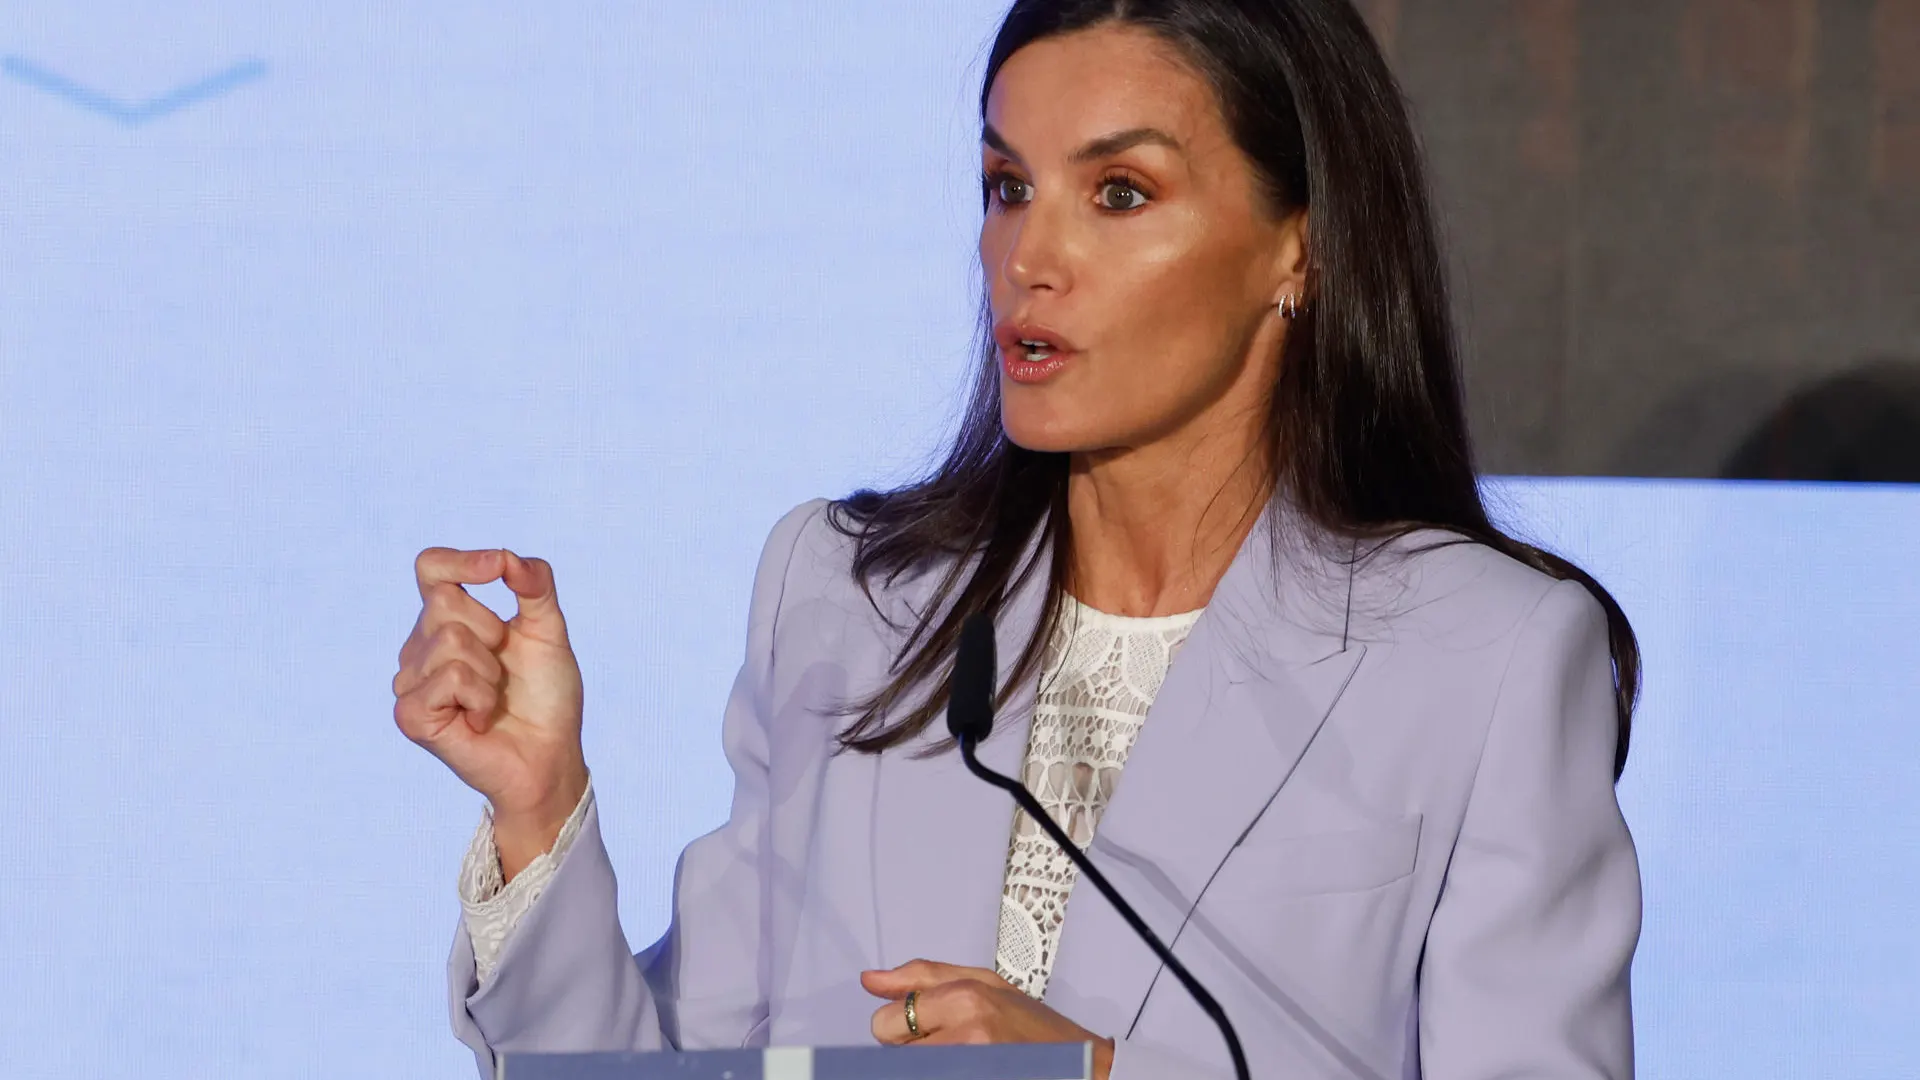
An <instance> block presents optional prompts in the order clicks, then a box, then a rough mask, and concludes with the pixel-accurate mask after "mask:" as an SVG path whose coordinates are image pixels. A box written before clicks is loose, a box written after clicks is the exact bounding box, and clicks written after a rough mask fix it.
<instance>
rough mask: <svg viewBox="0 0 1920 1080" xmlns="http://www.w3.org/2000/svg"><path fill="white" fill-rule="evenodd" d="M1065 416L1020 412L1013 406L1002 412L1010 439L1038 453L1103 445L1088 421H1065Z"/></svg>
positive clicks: (1068, 451) (1059, 452) (1025, 448)
mask: <svg viewBox="0 0 1920 1080" xmlns="http://www.w3.org/2000/svg"><path fill="white" fill-rule="evenodd" d="M1063 419H1064V418H1061V417H1047V418H1044V419H1043V418H1040V417H1033V416H1020V415H1017V414H1015V413H1014V412H1013V411H1011V410H1004V411H1002V413H1001V416H1000V421H1001V426H1002V427H1003V428H1004V429H1005V431H1006V433H1007V439H1008V440H1009V441H1010V442H1012V443H1013V444H1014V445H1015V446H1018V447H1020V448H1021V449H1022V450H1031V451H1033V452H1034V453H1036V454H1070V453H1072V452H1074V451H1076V450H1085V449H1087V448H1088V447H1090V446H1097V445H1100V443H1099V441H1098V440H1097V439H1095V438H1094V437H1093V433H1092V432H1091V431H1089V430H1088V428H1087V425H1085V424H1072V423H1064V422H1062V421H1063Z"/></svg>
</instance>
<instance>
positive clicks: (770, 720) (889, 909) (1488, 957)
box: [449, 500, 1640, 1080]
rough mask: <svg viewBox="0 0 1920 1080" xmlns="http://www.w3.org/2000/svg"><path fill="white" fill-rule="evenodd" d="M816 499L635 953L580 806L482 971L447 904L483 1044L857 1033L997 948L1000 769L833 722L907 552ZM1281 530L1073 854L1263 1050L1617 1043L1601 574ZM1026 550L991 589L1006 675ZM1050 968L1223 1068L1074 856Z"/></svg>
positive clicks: (1030, 599) (1184, 1064)
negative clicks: (534, 893) (1077, 875)
mask: <svg viewBox="0 0 1920 1080" xmlns="http://www.w3.org/2000/svg"><path fill="white" fill-rule="evenodd" d="M824 509H825V503H824V502H823V501H815V502H811V503H807V504H805V505H803V506H800V507H798V508H796V509H795V510H793V511H792V512H790V513H789V514H787V515H786V517H785V518H783V519H782V520H781V521H780V523H779V524H778V525H777V526H776V527H775V528H774V530H773V533H772V536H771V537H770V539H769V540H768V542H767V545H766V548H765V551H764V553H763V554H762V556H761V560H760V565H759V570H758V573H757V574H756V576H755V579H754V587H753V599H752V606H751V609H750V614H749V618H748V630H747V650H746V661H745V664H744V665H743V666H742V668H741V670H740V674H739V677H738V679H737V680H736V682H735V684H734V687H733V691H732V694H731V696H730V697H729V699H728V701H727V705H726V712H725V716H724V719H723V721H722V724H721V741H722V743H723V745H724V748H725V752H726V757H727V760H728V762H729V763H730V764H731V766H732V768H733V772H734V793H733V804H732V813H731V815H730V817H729V818H728V820H727V822H726V823H725V824H724V825H722V826H721V827H720V828H718V829H717V830H715V831H714V832H711V833H709V834H707V835H706V836H703V837H701V838H699V839H697V840H695V841H693V842H692V843H691V844H689V845H688V846H687V848H686V851H685V852H684V854H683V855H682V856H681V858H680V862H679V867H678V872H677V874H676V877H675V882H674V894H673V919H672V924H671V926H670V928H669V929H668V931H667V932H666V934H665V935H664V936H663V937H662V939H661V940H660V941H659V942H657V943H655V944H654V945H653V946H651V947H649V948H648V949H646V950H645V951H643V952H641V953H640V954H639V955H638V956H635V955H634V954H633V953H632V952H631V950H630V948H629V946H628V943H627V939H626V937H625V936H624V935H623V933H622V931H621V928H620V924H619V921H618V918H617V915H616V910H615V898H614V890H615V883H614V871H613V866H612V864H611V862H610V860H609V859H608V856H607V851H606V849H605V847H604V846H603V844H602V842H601V837H600V830H599V824H598V821H597V820H596V818H595V817H593V816H589V817H588V818H587V821H586V824H585V827H584V829H583V830H582V831H581V833H580V836H579V839H578V840H577V841H576V843H575V845H574V847H573V848H572V849H571V850H570V851H569V853H568V854H567V856H566V858H565V859H564V860H563V862H562V864H561V866H560V867H559V869H558V871H557V873H556V875H555V877H554V878H553V880H552V882H551V883H550V884H549V886H548V888H547V890H546V892H545V893H544V895H542V896H541V898H540V899H539V901H538V902H537V903H536V904H535V905H534V907H533V909H532V910H531V911H530V912H529V913H528V914H527V916H526V917H525V919H524V921H523V922H522V923H521V924H520V925H519V927H518V928H517V929H516V931H515V933H514V936H513V937H512V939H511V940H510V941H509V942H508V944H507V947H506V949H505V950H504V952H503V954H502V955H501V958H500V964H499V968H498V970H497V971H496V973H495V974H494V976H493V977H492V978H491V979H490V980H489V981H488V983H487V984H486V985H485V986H484V987H480V988H478V989H477V990H476V988H475V981H474V965H473V954H472V949H471V946H470V944H469V942H468V940H467V936H466V933H465V931H464V930H461V931H460V932H458V934H457V935H456V939H455V944H454V950H453V956H452V958H451V961H450V966H449V976H450V991H451V1006H452V1015H453V1027H454V1031H455V1033H456V1034H457V1035H458V1036H459V1037H460V1039H461V1040H462V1041H464V1042H465V1043H467V1044H468V1045H469V1046H471V1047H472V1048H473V1050H474V1052H475V1054H476V1056H477V1059H478V1062H479V1065H480V1068H481V1072H482V1075H484V1076H491V1075H492V1063H493V1060H494V1054H495V1053H496V1052H498V1051H507V1050H523V1051H524V1050H589V1049H657V1048H668V1047H678V1048H684V1049H695V1048H707V1047H738V1046H762V1045H787V1044H815V1045H821V1044H870V1043H871V1041H872V1036H871V1035H870V1033H869V1028H868V1023H869V1018H870V1016H871V1014H872V1012H873V1010H874V1009H875V1008H877V1007H878V1005H879V1004H880V1002H879V1001H878V1000H877V999H875V998H873V997H870V996H869V995H868V994H867V993H866V992H865V991H863V990H862V989H861V988H860V985H859V980H858V976H859V972H860V971H861V970H862V969H863V968H879V967H890V966H893V965H895V964H899V963H902V962H904V961H907V960H911V959H914V958H916V957H924V958H928V959H934V960H941V961H945V962H949V963H956V964H969V965H977V966H981V967H991V966H992V964H993V960H994V946H995V935H996V930H997V925H998V915H999V909H1000V889H1001V884H1002V876H1003V873H1004V870H1005V865H1006V857H1007V845H1008V840H1009V835H1010V832H1009V830H1010V828H1011V824H1012V815H1013V807H1012V805H1011V803H1010V801H1009V800H1008V799H1007V797H1006V795H1005V794H1004V793H1002V792H999V791H997V790H994V789H993V788H991V787H988V786H987V785H985V784H982V783H981V782H980V781H978V780H977V779H975V778H974V777H972V776H971V775H970V774H968V773H967V771H966V770H965V768H964V767H963V766H962V765H961V763H960V761H959V759H958V756H957V755H955V754H952V753H948V754H942V755H938V756H934V757H930V758H918V757H915V756H913V755H912V754H911V753H901V752H889V753H886V754H883V755H879V756H868V755H858V754H840V755H835V754H833V753H831V752H830V751H831V748H832V735H833V733H834V731H835V730H836V727H837V726H838V725H840V724H843V723H844V722H845V721H844V720H842V719H840V718H837V717H834V716H831V715H828V712H829V706H831V705H832V704H833V703H835V702H838V701H842V700H846V699H848V698H850V697H854V696H857V695H859V694H861V693H863V692H865V691H867V690H870V689H872V688H873V687H875V686H877V685H878V684H879V682H880V680H882V679H883V678H884V676H885V674H886V672H887V670H888V665H889V661H890V660H891V658H892V656H893V654H894V652H895V650H896V649H897V648H898V646H899V643H900V641H901V640H902V639H901V635H900V631H899V630H897V629H895V628H894V627H890V626H889V625H888V624H887V618H883V614H884V615H885V616H887V617H890V618H891V619H892V620H893V621H894V622H896V623H905V622H906V621H907V620H908V619H909V618H910V615H911V612H912V611H914V610H917V609H918V607H919V606H920V605H921V604H923V603H924V602H925V601H926V600H927V598H928V597H929V596H930V594H931V592H932V587H933V584H934V582H933V580H932V578H933V575H929V576H927V577H922V578H919V579H915V580H912V581H903V582H901V583H900V584H898V585H897V586H896V587H894V588H892V589H889V590H887V591H884V592H876V599H877V601H878V604H879V607H880V608H881V611H880V612H876V611H875V610H874V606H873V605H870V604H869V602H868V600H867V599H866V597H865V596H864V595H863V594H862V592H861V591H860V589H859V587H858V586H857V585H856V583H855V582H854V581H853V579H852V577H851V575H850V572H849V566H850V558H851V553H852V544H851V541H850V540H848V539H847V538H845V537H843V536H840V535H839V534H837V533H836V532H834V531H833V529H832V528H831V527H830V526H829V525H828V523H827V521H826V520H825V516H824ZM1267 513H1268V514H1269V515H1276V514H1279V515H1284V514H1286V513H1287V511H1286V510H1285V509H1284V508H1283V507H1282V504H1281V501H1280V500H1275V502H1274V503H1273V504H1272V505H1270V506H1269V507H1268V510H1267ZM1287 535H1292V533H1291V532H1286V531H1283V533H1282V534H1281V539H1278V540H1276V539H1275V538H1274V534H1272V533H1270V531H1269V530H1268V529H1267V528H1266V527H1265V523H1264V522H1263V524H1262V525H1261V526H1260V527H1256V528H1255V529H1254V530H1253V531H1252V533H1251V534H1250V535H1249V536H1248V538H1247V541H1246V543H1245V545H1244V546H1243V548H1242V549H1241V551H1240V552H1239V554H1238V556H1237V557H1236V558H1235V560H1234V562H1233V563H1232V565H1231V567H1230V568H1229V569H1228V571H1227V573H1226V575H1225V577H1224V578H1223V579H1222V581H1221V582H1220V585H1219V587H1218V589H1217V590H1216V592H1215V594H1214V597H1213V600H1212V602H1211V603H1210V604H1209V606H1208V608H1207V610H1206V612H1205V613H1204V614H1203V615H1202V616H1201V618H1200V620H1199V621H1198V623H1197V624H1196V625H1195V626H1194V629H1193V631H1192V634H1191V636H1190V637H1189V638H1188V639H1187V641H1186V644H1185V645H1184V646H1183V647H1182V649H1181V651H1180V652H1179V654H1178V656H1177V658H1176V660H1175V662H1174V663H1173V665H1172V667H1171V669H1170V670H1169V671H1168V673H1167V677H1166V681H1165V683H1164V684H1163V686H1162V687H1161V690H1160V693H1159V696H1158V698H1157V699H1156V700H1155V701H1154V703H1153V707H1152V711H1151V712H1150V713H1149V714H1148V717H1147V720H1146V723H1145V725H1144V727H1143V728H1142V730H1141V733H1140V736H1139V740H1138V742H1137V743H1136V744H1135V746H1134V748H1133V750H1132V753H1131V755H1130V757H1129V759H1128V763H1127V766H1126V771H1125V773H1124V774H1123V775H1122V778H1121V781H1120V784H1119V787H1118V789H1117V791H1116V792H1115V794H1114V797H1113V801H1112V803H1111V804H1110V805H1109V807H1108V809H1107V811H1106V813H1105V816H1104V818H1103V819H1102V821H1101V823H1100V826H1099V829H1098V832H1097V836H1096V839H1095V840H1094V842H1093V844H1092V846H1091V848H1090V854H1091V855H1092V858H1093V859H1094V860H1095V861H1096V862H1097V863H1098V864H1099V865H1100V866H1101V867H1102V869H1104V870H1105V871H1106V873H1107V874H1108V875H1109V876H1110V877H1111V878H1112V879H1113V882H1114V884H1115V885H1116V886H1118V888H1119V889H1120V890H1121V891H1122V892H1123V893H1124V894H1125V895H1126V896H1128V897H1129V898H1130V899H1131V900H1132V901H1133V902H1134V903H1135V904H1136V905H1137V906H1138V907H1139V908H1140V910H1141V913H1142V914H1143V915H1144V916H1145V918H1146V920H1147V921H1148V922H1149V923H1150V924H1151V925H1152V926H1153V927H1154V928H1155V929H1156V930H1158V932H1159V933H1160V934H1161V935H1162V936H1163V938H1165V939H1167V940H1170V941H1172V942H1173V948H1174V950H1175V951H1176V952H1177V953H1178V954H1179V955H1180V957H1181V958H1182V959H1183V960H1184V961H1185V962H1186V963H1187V965H1188V966H1189V967H1190V968H1191V969H1192V970H1193V973H1194V974H1195V975H1196V976H1197V977H1199V979H1200V980H1201V981H1202V982H1204V983H1205V984H1206V985H1207V986H1208V987H1209V988H1210V989H1211V990H1212V991H1213V993H1214V995H1215V996H1216V997H1217V998H1219V1000H1220V1002H1221V1004H1222V1005H1223V1006H1224V1007H1225V1009H1226V1011H1227V1013H1228V1015H1229V1016H1230V1017H1231V1018H1232V1019H1233V1020H1234V1022H1235V1025H1236V1026H1237V1027H1238V1029H1239V1032H1240V1036H1241V1038H1242V1040H1243V1042H1244V1043H1245V1045H1246V1049H1247V1054H1248V1057H1249V1059H1250V1061H1251V1063H1252V1065H1253V1069H1254V1072H1255V1075H1258V1076H1266V1077H1289V1078H1301V1080H1304V1078H1310V1077H1359V1078H1365V1080H1373V1078H1378V1077H1414V1076H1425V1077H1428V1078H1437V1080H1468V1078H1483V1077H1484V1078H1491V1077H1509V1076H1516V1077H1517V1076H1553V1077H1615V1078H1624V1077H1629V1076H1631V1075H1632V1071H1633V1065H1632V1061H1633V1030H1632V1020H1631V1011H1630V1006H1629V1001H1628V969H1629V965H1630V964H1631V961H1632V957H1633V951H1634V946H1635V943H1636V941H1637V939H1638V937H1639V929H1640V880H1639V871H1638V866H1637V863H1636V860H1635V855H1634V849H1633V842H1632V840H1631V839H1630V837H1629V836H1628V833H1627V828H1626V825H1625V823H1624V821H1623V820H1622V818H1621V814H1620V808H1619V804H1618V802H1617V801H1616V799H1615V797H1614V787H1613V781H1612V765H1613V756H1614V716H1613V707H1612V699H1611V674H1610V670H1611V669H1610V666H1609V661H1608V655H1607V643H1606V632H1605V625H1604V621H1603V619H1602V615H1601V611H1600V608H1599V606H1598V605H1597V604H1596V603H1595V602H1594V601H1593V600H1592V598H1591V597H1590V596H1589V595H1588V594H1587V593H1586V592H1585V591H1584V590H1583V589H1581V588H1580V587H1579V586H1578V585H1576V584H1572V583H1556V582H1554V581H1552V580H1550V579H1548V578H1546V577H1544V576H1542V575H1540V574H1538V573H1536V572H1534V571H1533V570H1530V569H1527V568H1525V567H1522V566H1521V565H1519V564H1518V563H1515V562H1513V561H1511V560H1509V559H1507V558H1505V557H1503V556H1500V555H1497V554H1495V553H1493V552H1492V551H1490V550H1489V549H1487V548H1484V547H1480V546H1477V545H1458V546H1453V547H1449V548H1444V549H1440V550H1431V551H1425V552H1420V553H1411V552H1407V553H1403V554H1395V553H1393V552H1389V553H1386V554H1383V555H1381V556H1377V557H1375V558H1373V559H1371V560H1368V561H1367V562H1365V563H1363V564H1362V566H1361V569H1360V570H1358V571H1357V572H1356V571H1353V570H1351V569H1350V568H1349V567H1348V565H1346V561H1345V560H1336V559H1329V558H1324V557H1322V556H1319V555H1314V554H1312V553H1311V551H1312V547H1311V546H1310V545H1298V544H1294V543H1292V542H1290V541H1288V540H1286V539H1285V536H1287ZM1426 539H1431V537H1428V538H1426ZM1405 546H1406V545H1403V547H1405ZM1276 548H1278V549H1279V550H1276ZM1042 576H1043V575H1040V574H1035V575H1033V577H1032V579H1031V580H1032V581H1033V584H1031V585H1029V586H1027V587H1025V588H1023V589H1021V590H1019V591H1018V592H1016V594H1015V595H1013V596H1011V597H1010V598H1009V600H1008V602H1007V604H1006V606H1005V607H1004V608H1003V609H1002V611H1001V613H1000V619H999V635H1000V655H1001V658H1002V663H1003V672H1002V675H1003V678H1004V677H1005V676H1006V675H1007V674H1010V672H1009V671H1007V670H1006V668H1010V666H1011V664H1012V661H1013V659H1014V657H1015V656H1016V654H1017V652H1018V645H1019V644H1020V643H1022V642H1024V641H1025V640H1026V635H1028V634H1030V633H1031V632H1032V630H1033V629H1034V627H1035V625H1036V623H1037V619H1038V615H1039V611H1040V605H1041V602H1042V600H1043V596H1042V590H1043V588H1044V583H1043V582H1042V581H1041V580H1040V579H1041V578H1042ZM1032 694H1033V687H1032V686H1030V685H1029V686H1027V687H1025V688H1024V689H1023V690H1022V691H1021V693H1020V695H1019V696H1017V697H1016V700H1015V701H1014V703H1013V704H1012V705H1011V706H1009V707H1008V708H1006V709H1004V710H1002V712H1001V714H1000V720H999V724H998V726H997V727H996V729H995V732H994V734H993V736H992V737H991V738H989V739H988V740H987V741H986V742H985V743H983V745H982V749H981V756H982V758H984V759H985V760H986V761H987V763H988V764H989V765H992V766H994V767H996V768H998V769H1001V770H1003V771H1008V772H1012V771H1015V770H1016V769H1017V767H1018V765H1019V762H1020V759H1021V757H1022V755H1023V753H1024V750H1025V746H1026V738H1027V725H1028V722H1029V715H1030V710H1031V703H1032ZM942 734H944V731H943V730H942V731H939V732H932V731H930V732H929V733H928V734H927V735H926V736H924V737H923V739H922V740H921V741H922V742H930V741H932V740H933V739H934V737H935V736H936V735H942ZM1046 1001H1047V1003H1048V1004H1049V1005H1051V1006H1052V1007H1053V1008H1055V1009H1057V1010H1058V1011H1060V1012H1061V1013H1063V1014H1064V1015H1066V1016H1068V1017H1070V1018H1072V1019H1073V1020H1074V1021H1076V1022H1078V1023H1080V1024H1082V1025H1084V1026H1085V1027H1087V1028H1089V1029H1091V1030H1093V1031H1096V1032H1099V1033H1102V1034H1106V1035H1111V1036H1113V1037H1114V1038H1116V1039H1117V1040H1119V1042H1118V1044H1117V1051H1116V1054H1115V1057H1114V1070H1113V1076H1114V1077H1115V1080H1138V1078H1147V1077H1201V1078H1205V1077H1224V1076H1228V1075H1230V1071H1229V1068H1228V1065H1227V1057H1226V1052H1225V1049H1224V1047H1223V1045H1222V1042H1221V1040H1220V1037H1219V1035H1218V1033H1217V1032H1216V1030H1215V1028H1214V1027H1213V1025H1212V1024H1211V1023H1210V1022H1209V1021H1208V1020H1207V1019H1206V1018H1205V1016H1204V1015H1203V1014H1202V1013H1201V1012H1200V1011H1199V1009H1198V1008H1197V1007H1196V1006H1195V1005H1194V1004H1193V1002H1192V1001H1191V1000H1190V999H1189V998H1188V996H1187V994H1186V991H1185V990H1183V989H1182V988H1181V986H1180V984H1179V982H1178V981H1177V980H1175V979H1174V978H1173V977H1172V976H1171V975H1168V974H1165V973H1163V972H1162V971H1161V970H1160V964H1159V962H1158V961H1157V959H1156V958H1155V957H1154V956H1153V955H1152V953H1151V952H1150V951H1149V950H1148V949H1147V947H1146V946H1145V945H1143V944H1141V943H1140V942H1139V941H1138V940H1137V939H1136V938H1135V937H1134V935H1133V933H1132V932H1131V931H1130V930H1129V929H1128V928H1127V926H1126V925H1125V923H1123V922H1122V920H1121V919H1120V917H1119V916H1118V915H1117V914H1116V913H1115V911H1114V910H1113V908H1112V907H1111V906H1109V905H1108V904H1107V903H1106V901H1105V900H1104V899H1103V898H1102V897H1101V896H1100V895H1099V893H1097V892H1095V891H1094V890H1092V889H1078V890H1076V891H1075V893H1074V896H1073V901H1072V905H1071V907H1070V908H1069V909H1068V917H1067V920H1066V924H1065V927H1064V929H1063V930H1062V933H1061V939H1060V944H1059V952H1058V955H1057V957H1056V960H1055V965H1054V969H1053V974H1052V979H1051V983H1050V985H1049V987H1048V990H1047V996H1046Z"/></svg>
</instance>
